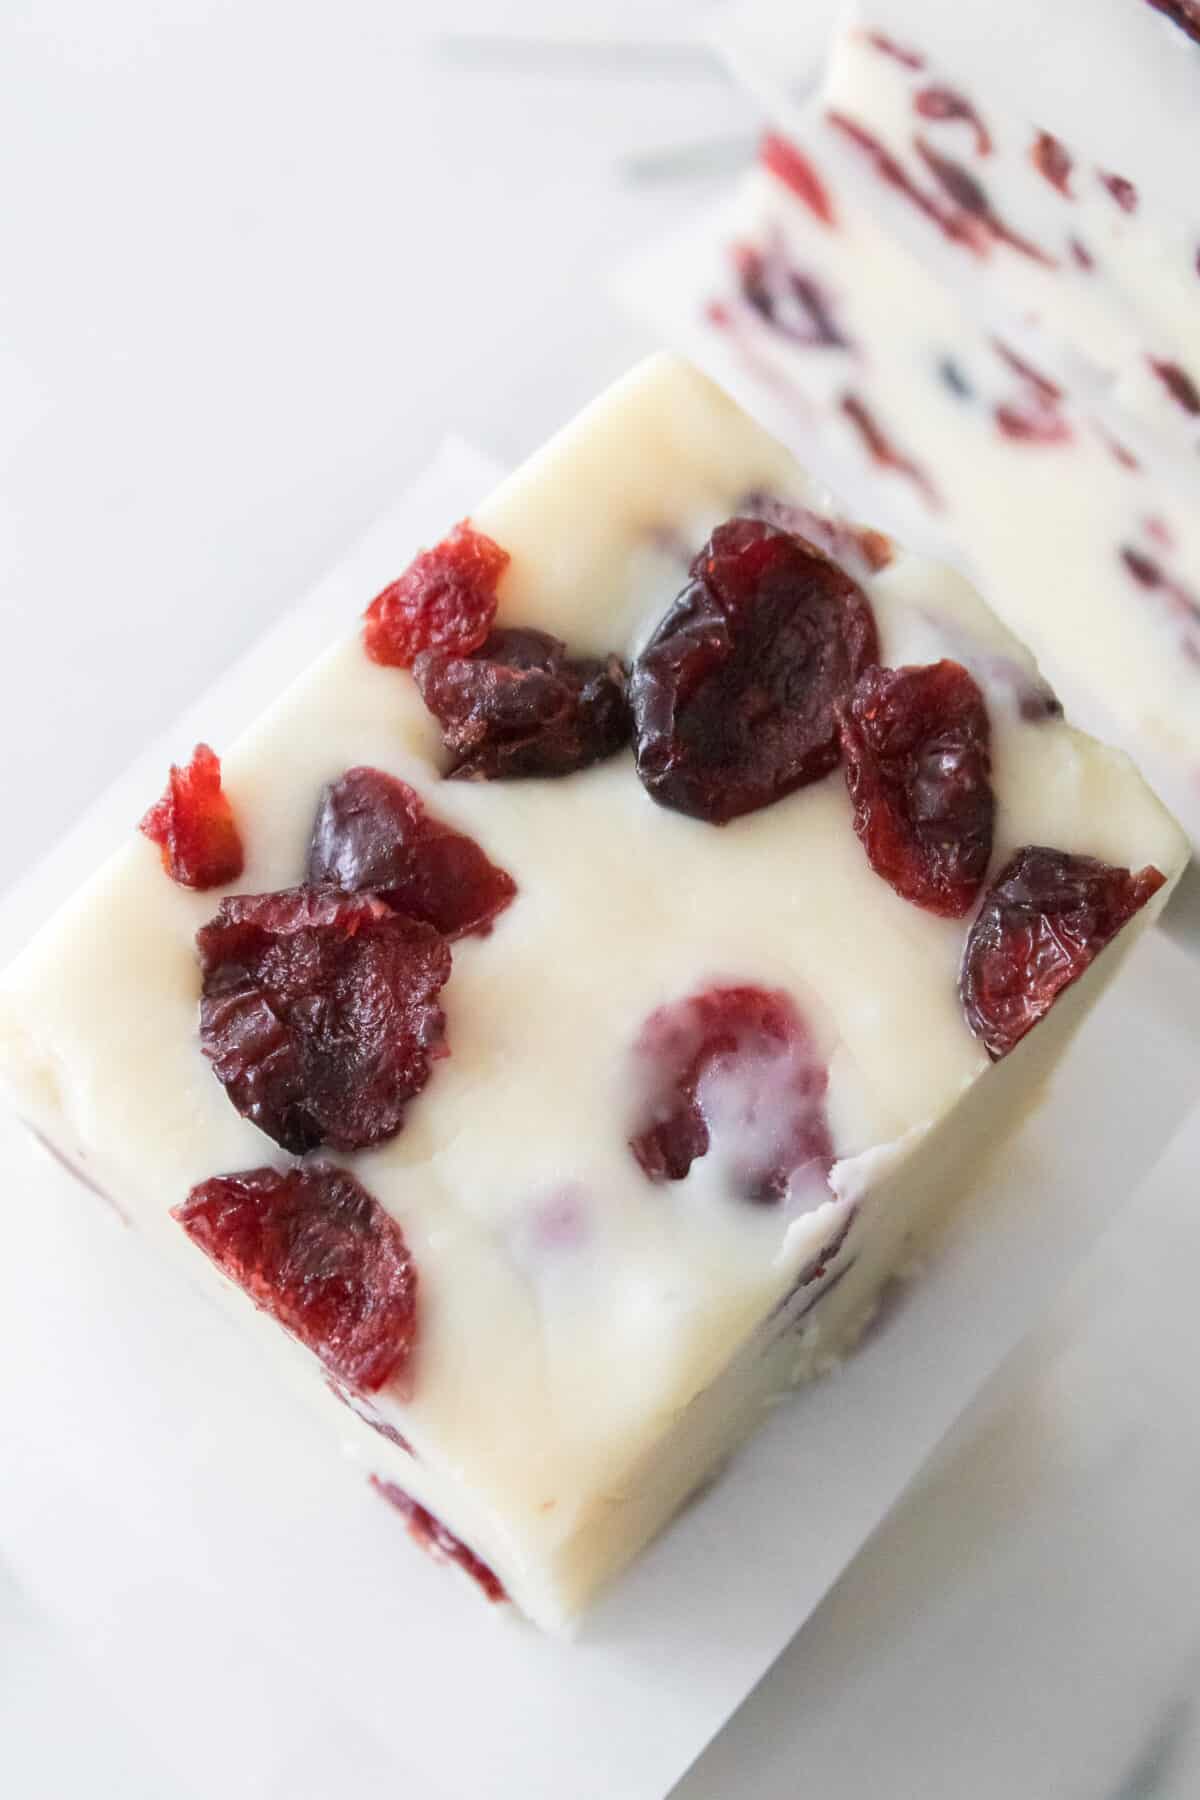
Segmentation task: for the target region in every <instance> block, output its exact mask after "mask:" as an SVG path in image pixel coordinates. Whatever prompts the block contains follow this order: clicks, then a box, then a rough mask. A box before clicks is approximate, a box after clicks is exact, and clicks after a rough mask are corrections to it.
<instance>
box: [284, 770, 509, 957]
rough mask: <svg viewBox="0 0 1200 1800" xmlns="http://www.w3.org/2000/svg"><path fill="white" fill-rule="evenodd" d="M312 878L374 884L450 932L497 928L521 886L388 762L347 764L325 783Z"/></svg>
mask: <svg viewBox="0 0 1200 1800" xmlns="http://www.w3.org/2000/svg"><path fill="white" fill-rule="evenodd" d="M307 879H308V880H309V881H310V882H312V883H316V884H320V883H332V885H333V886H335V887H340V888H344V889H345V890H346V891H347V892H348V893H359V892H361V891H362V890H364V889H367V890H370V891H372V892H374V893H376V894H377V895H378V896H379V898H380V899H381V900H385V901H386V902H387V904H388V905H389V906H390V907H391V908H392V909H393V910H394V911H395V912H402V913H406V914H407V915H408V917H409V918H410V919H420V920H421V921H422V922H423V923H424V924H426V925H432V926H433V927H434V929H435V930H436V931H440V932H441V934H442V936H443V937H446V938H460V937H465V936H466V935H467V934H468V933H469V932H480V933H483V932H487V931H490V929H491V925H492V920H493V919H494V918H495V917H496V915H497V913H501V912H503V911H504V908H505V907H506V906H507V905H508V904H509V902H510V901H511V900H512V898H513V895H514V894H515V893H516V891H517V884H516V882H515V881H514V880H513V878H512V876H511V875H509V874H507V873H506V872H505V870H503V869H499V868H497V867H496V864H495V863H493V862H489V861H488V859H487V857H486V856H485V855H484V853H483V851H482V850H481V849H480V848H479V845H478V844H477V843H476V842H475V840H474V839H473V838H469V837H467V836H466V835H465V834H464V833H463V832H461V831H454V830H452V829H451V827H450V826H449V825H444V824H442V822H441V820H440V819H434V818H431V817H430V815H429V814H428V813H427V812H426V811H425V807H424V804H423V802H422V800H421V796H420V795H419V794H418V793H417V792H416V790H415V789H414V788H410V787H409V786H408V784H407V783H406V782H403V781H397V780H396V778H395V776H394V775H385V774H384V772H383V770H382V769H347V771H346V773H345V774H344V775H342V776H340V777H339V778H338V780H337V781H331V782H330V783H329V785H328V786H327V787H326V788H325V789H323V791H322V794H321V798H320V801H319V803H318V805H317V816H316V819H315V820H314V822H313V831H312V842H311V843H310V845H309V850H308V876H307Z"/></svg>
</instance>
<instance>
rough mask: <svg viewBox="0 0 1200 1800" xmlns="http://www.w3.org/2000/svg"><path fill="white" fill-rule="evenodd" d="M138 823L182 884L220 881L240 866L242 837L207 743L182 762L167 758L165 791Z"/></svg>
mask: <svg viewBox="0 0 1200 1800" xmlns="http://www.w3.org/2000/svg"><path fill="white" fill-rule="evenodd" d="M138 829H139V830H140V831H143V832H145V834H146V836H147V837H148V838H149V839H150V841H151V843H153V844H158V845H159V846H160V848H161V851H162V863H163V868H164V869H165V870H166V871H167V874H168V875H169V876H170V877H171V880H172V881H177V882H178V883H179V885H180V886H181V887H189V888H212V887H224V886H225V884H226V882H229V881H236V880H237V878H238V876H239V875H240V874H241V872H242V868H243V866H244V862H245V858H244V855H243V852H242V840H241V837H240V836H239V834H238V828H237V825H236V823H235V821H234V817H233V808H232V807H231V806H230V804H229V800H228V797H227V796H226V794H225V791H224V789H223V788H222V786H221V764H220V761H219V760H218V758H217V756H216V755H215V753H214V752H213V751H212V750H210V749H209V747H208V745H207V744H197V745H196V748H195V749H194V750H193V752H192V760H191V762H190V763H188V765H187V767H186V768H183V769H181V768H180V767H179V766H178V765H177V764H176V763H172V764H171V773H170V775H169V776H168V777H167V789H166V792H165V793H164V795H163V797H162V799H161V800H156V801H155V803H154V805H153V806H152V807H151V808H150V811H149V812H148V813H147V814H146V816H145V818H144V819H143V820H142V822H141V825H140V826H139V828H138Z"/></svg>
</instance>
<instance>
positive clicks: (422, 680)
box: [413, 627, 629, 781]
mask: <svg viewBox="0 0 1200 1800" xmlns="http://www.w3.org/2000/svg"><path fill="white" fill-rule="evenodd" d="M413 675H414V677H415V679H416V683H417V686H418V688H419V689H420V691H421V698H422V699H423V700H424V702H425V704H426V706H427V707H428V708H429V710H430V712H431V713H432V714H433V716H434V717H435V718H436V719H437V721H438V723H439V724H440V725H441V727H442V742H443V743H444V744H445V746H446V748H447V749H448V750H450V751H451V752H452V753H453V756H454V761H453V763H452V765H451V768H450V774H451V775H457V776H462V777H465V778H468V779H474V780H484V781H503V780H511V779H514V778H517V777H520V776H529V775H571V774H574V772H575V771H576V770H577V769H586V768H587V767H588V766H589V764H591V763H594V762H600V761H601V760H602V759H603V758H604V757H607V756H615V755H616V753H617V752H618V751H619V750H623V749H624V748H625V746H626V744H628V742H629V706H628V703H627V701H626V698H625V671H624V669H623V668H622V666H621V664H620V663H619V662H618V660H617V658H616V657H615V656H608V657H572V656H568V655H567V647H566V645H565V644H564V643H562V642H561V640H560V639H558V638H556V637H551V636H550V634H549V632H546V631H531V630H527V629H523V628H517V627H504V628H501V629H499V630H497V631H493V632H491V633H490V635H489V636H488V638H487V639H486V641H485V642H484V643H483V644H482V645H481V646H480V648H479V649H478V650H476V651H475V652H474V654H473V655H471V656H447V655H444V654H442V653H441V652H439V651H436V650H430V651H426V653H425V654H424V655H423V656H419V657H418V658H417V661H416V664H415V665H414V668H413Z"/></svg>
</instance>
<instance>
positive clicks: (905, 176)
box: [825, 107, 987, 256]
mask: <svg viewBox="0 0 1200 1800" xmlns="http://www.w3.org/2000/svg"><path fill="white" fill-rule="evenodd" d="M825 117H826V118H827V119H828V121H829V123H830V124H831V125H832V126H833V128H834V130H835V131H838V132H840V133H841V135H842V136H843V137H845V138H848V139H849V141H850V142H851V143H852V144H854V145H856V146H857V148H858V149H859V150H861V151H862V152H863V154H864V155H865V156H866V157H867V158H868V160H869V161H870V163H871V165H872V167H873V168H874V170H875V173H876V174H877V175H878V177H879V179H880V180H881V181H882V182H883V183H884V184H885V185H886V186H887V187H890V188H894V189H895V190H896V192H897V193H898V194H903V195H904V198H905V199H906V200H909V201H911V202H912V204H913V205H914V206H915V207H916V208H917V210H918V212H922V213H924V215H925V217H926V218H927V219H930V220H932V222H933V223H934V224H935V225H936V226H937V228H938V230H939V231H940V232H942V233H943V235H944V236H945V237H947V238H949V240H950V241H951V243H955V244H964V245H966V247H967V248H968V249H969V250H972V251H973V252H974V253H975V254H976V255H977V256H983V255H986V254H987V234H986V232H985V231H984V230H983V228H982V227H981V225H980V224H979V223H978V222H977V221H976V220H975V219H973V218H971V217H970V216H968V215H967V214H966V213H965V212H963V211H962V210H961V209H960V208H959V207H957V206H953V207H951V206H947V205H946V204H945V203H944V202H942V201H940V200H938V199H937V197H936V196H935V195H933V194H927V193H926V192H925V190H924V189H923V188H920V187H918V185H917V183H916V182H915V181H914V180H913V179H912V177H911V175H910V174H909V173H908V171H907V169H906V168H905V167H904V165H903V163H902V162H900V160H899V158H898V157H895V156H893V155H892V153H891V151H890V150H889V149H888V148H887V146H886V144H884V143H883V142H882V141H881V140H880V139H879V138H877V137H876V136H875V134H874V132H873V131H868V129H867V127H866V126H865V125H862V124H860V123H859V121H858V120H857V119H855V118H853V117H851V115H850V114H849V113H844V112H839V111H838V110H837V108H836V107H830V109H829V110H828V112H827V113H826V115H825Z"/></svg>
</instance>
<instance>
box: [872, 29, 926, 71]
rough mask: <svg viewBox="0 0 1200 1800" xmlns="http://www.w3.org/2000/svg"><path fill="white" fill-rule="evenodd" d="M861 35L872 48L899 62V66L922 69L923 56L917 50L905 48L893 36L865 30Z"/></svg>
mask: <svg viewBox="0 0 1200 1800" xmlns="http://www.w3.org/2000/svg"><path fill="white" fill-rule="evenodd" d="M863 36H864V38H865V39H866V41H867V43H868V44H870V46H871V48H872V49H873V50H878V51H879V53H880V55H881V56H890V57H891V59H892V61H893V62H898V63H899V64H900V66H901V68H904V69H923V68H924V67H925V58H924V57H923V56H921V55H920V54H919V52H918V51H916V50H908V49H906V48H905V46H904V45H903V44H898V43H897V42H896V40H895V38H891V37H888V36H887V35H886V34H885V33H884V32H882V31H867V32H864V33H863Z"/></svg>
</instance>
